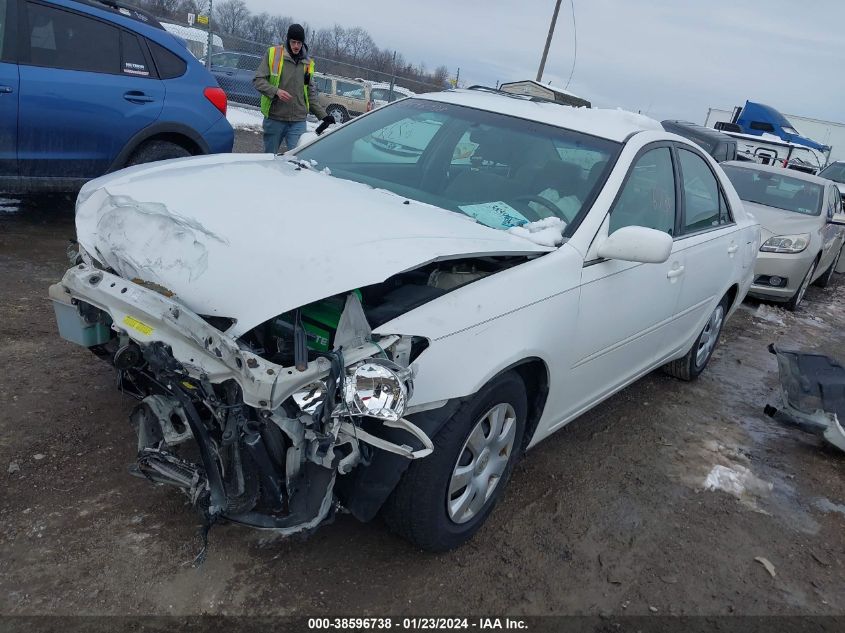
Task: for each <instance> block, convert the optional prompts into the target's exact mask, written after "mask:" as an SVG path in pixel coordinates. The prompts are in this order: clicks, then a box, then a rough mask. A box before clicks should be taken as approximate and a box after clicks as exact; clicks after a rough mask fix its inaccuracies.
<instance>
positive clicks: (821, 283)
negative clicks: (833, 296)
mask: <svg viewBox="0 0 845 633" xmlns="http://www.w3.org/2000/svg"><path fill="white" fill-rule="evenodd" d="M840 257H842V248H840V249H839V252H838V253H836V257H834V258H833V261H832V262H831V263H830V268H828V269H827V270H826V271H824V273H822V276H821V277H819V278H818V279H816V285H817V286H818V287H819V288H827V286H828V284H830V282H831V280H832V279H833V273H834V272H836V266H837V265H838V264H839V258H840Z"/></svg>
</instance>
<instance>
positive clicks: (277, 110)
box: [252, 47, 326, 122]
mask: <svg viewBox="0 0 845 633" xmlns="http://www.w3.org/2000/svg"><path fill="white" fill-rule="evenodd" d="M282 49H283V50H284V61H283V63H282V76H281V79H280V80H279V89H281V90H287V92H288V93H290V95H291V97H292V98H291V100H290V101H282V100H281V99H279V98H278V97H277V96H276V90H277V89H276V87H275V86H273V84H272V83H271V80H272V77H271V74H270V61H269V57H270V49H267V52H266V53H265V54H264V57H262V59H261V64H260V65H259V66H258V70H256V71H255V76H254V77H253V78H252V85H254V86H255V89H256V90H258V92H260V93H261V94H262V95H264V96H266V97H268V98H270V99H271V104H270V112H269V113H268V115H267V116H268V117H269V118H271V119H275V120H277V121H285V122H295V121H304V120H305V119H306V117H307V116H308V112H309V111H310V112H311V113H313V114H314V116H316V117H317V118H318V119H322V118H323V117H324V116H326V112H325V110H323V108H321V107H320V106H319V104H317V99H316V96H317V95H316V91H312V90H311V87H310V85H309V86H307V88H306V83H305V79H306V77H307V78H308V79H309V80H310V75H308V73H306V72H305V70H306V68H307V65H308V63H309V61H310V60H309V58H308V57H303V58H302V59H300V60H299V62H298V63H297V62H295V61H294V60H293V58H292V57H291V56H290V53H289V52H288V50H287V48H285V47H282ZM306 89H307V90H309V92H310V94H309V99H308V102H306V98H305V91H306Z"/></svg>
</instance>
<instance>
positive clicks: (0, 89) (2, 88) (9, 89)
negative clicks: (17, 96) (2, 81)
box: [0, 86, 12, 94]
mask: <svg viewBox="0 0 845 633" xmlns="http://www.w3.org/2000/svg"><path fill="white" fill-rule="evenodd" d="M10 92H12V87H11V86H0V93H3V94H8V93H10Z"/></svg>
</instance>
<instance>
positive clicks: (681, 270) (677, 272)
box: [666, 266, 684, 279]
mask: <svg viewBox="0 0 845 633" xmlns="http://www.w3.org/2000/svg"><path fill="white" fill-rule="evenodd" d="M683 274H684V267H683V266H678V267H677V268H673V269H672V270H670V271H669V272H668V273H666V276H667V277H668V278H669V279H676V278H677V277H680V276H681V275H683Z"/></svg>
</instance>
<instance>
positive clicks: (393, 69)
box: [387, 51, 396, 103]
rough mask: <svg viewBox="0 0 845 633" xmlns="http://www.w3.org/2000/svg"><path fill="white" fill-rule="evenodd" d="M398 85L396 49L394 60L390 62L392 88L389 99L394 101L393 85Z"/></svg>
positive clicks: (391, 101)
mask: <svg viewBox="0 0 845 633" xmlns="http://www.w3.org/2000/svg"><path fill="white" fill-rule="evenodd" d="M395 85H396V51H393V61H392V62H391V63H390V90H389V92H388V96H387V101H388V102H389V103H393V86H395Z"/></svg>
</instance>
